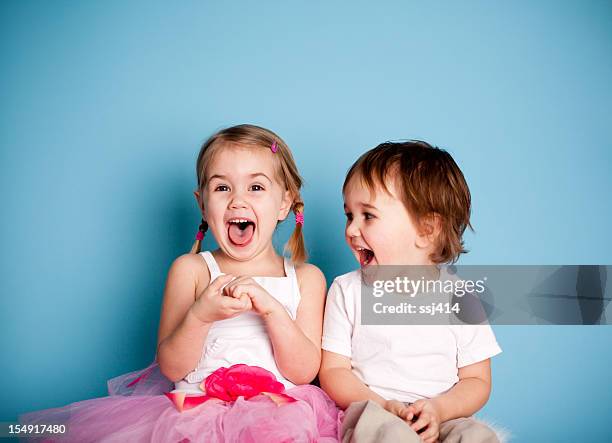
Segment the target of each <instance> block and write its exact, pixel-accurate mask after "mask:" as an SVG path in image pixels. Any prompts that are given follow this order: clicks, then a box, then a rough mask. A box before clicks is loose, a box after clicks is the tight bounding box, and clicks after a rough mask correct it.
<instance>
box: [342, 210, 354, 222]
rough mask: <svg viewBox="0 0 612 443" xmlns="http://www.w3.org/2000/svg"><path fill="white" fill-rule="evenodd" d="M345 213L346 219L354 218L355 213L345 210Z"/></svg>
mask: <svg viewBox="0 0 612 443" xmlns="http://www.w3.org/2000/svg"><path fill="white" fill-rule="evenodd" d="M344 215H346V219H347V220H348V221H351V220H353V214H351V213H350V212H345V213H344Z"/></svg>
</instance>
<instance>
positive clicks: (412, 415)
mask: <svg viewBox="0 0 612 443" xmlns="http://www.w3.org/2000/svg"><path fill="white" fill-rule="evenodd" d="M406 412H407V413H406V421H411V420H414V418H415V417H416V410H415V409H414V408H413V407H412V405H410V406H408V407H407V408H406Z"/></svg>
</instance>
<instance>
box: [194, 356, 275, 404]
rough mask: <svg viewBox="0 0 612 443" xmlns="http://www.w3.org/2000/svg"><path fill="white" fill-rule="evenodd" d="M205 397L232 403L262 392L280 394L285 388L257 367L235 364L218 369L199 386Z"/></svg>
mask: <svg viewBox="0 0 612 443" xmlns="http://www.w3.org/2000/svg"><path fill="white" fill-rule="evenodd" d="M200 389H202V390H203V391H204V392H206V395H207V396H211V397H216V398H218V399H220V400H225V401H234V400H236V399H238V397H244V398H245V399H246V400H248V399H249V398H251V397H254V396H256V395H258V394H261V393H263V392H266V393H271V394H281V393H282V392H283V391H284V390H285V386H283V384H282V383H280V382H279V381H277V380H276V377H275V376H274V374H273V373H271V372H270V371H268V370H266V369H264V368H260V367H259V366H249V365H245V364H237V365H233V366H230V367H229V368H219V369H217V370H216V371H215V372H213V373H212V374H210V375H209V376H208V377H207V378H206V380H204V382H202V384H201V385H200Z"/></svg>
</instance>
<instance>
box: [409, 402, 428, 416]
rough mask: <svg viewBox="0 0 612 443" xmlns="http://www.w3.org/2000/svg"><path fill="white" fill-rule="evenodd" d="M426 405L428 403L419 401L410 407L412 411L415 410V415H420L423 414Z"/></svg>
mask: <svg viewBox="0 0 612 443" xmlns="http://www.w3.org/2000/svg"><path fill="white" fill-rule="evenodd" d="M425 404H426V403H425V402H424V401H422V400H417V401H415V402H414V403H412V404H411V405H410V407H411V408H412V409H414V413H415V415H419V414H420V413H421V411H422V410H423V408H424V407H425Z"/></svg>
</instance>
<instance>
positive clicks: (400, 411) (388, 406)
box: [385, 400, 410, 421]
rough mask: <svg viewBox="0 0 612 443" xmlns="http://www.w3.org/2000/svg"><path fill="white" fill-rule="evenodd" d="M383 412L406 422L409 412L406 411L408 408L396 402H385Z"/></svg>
mask: <svg viewBox="0 0 612 443" xmlns="http://www.w3.org/2000/svg"><path fill="white" fill-rule="evenodd" d="M385 410H386V411H388V412H390V413H392V414H393V415H397V416H398V417H399V418H401V419H402V420H406V421H408V415H409V414H410V411H409V410H408V406H406V405H405V404H404V403H402V402H401V401H398V400H387V401H386V402H385Z"/></svg>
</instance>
